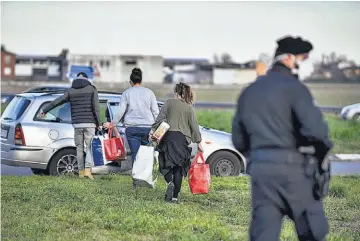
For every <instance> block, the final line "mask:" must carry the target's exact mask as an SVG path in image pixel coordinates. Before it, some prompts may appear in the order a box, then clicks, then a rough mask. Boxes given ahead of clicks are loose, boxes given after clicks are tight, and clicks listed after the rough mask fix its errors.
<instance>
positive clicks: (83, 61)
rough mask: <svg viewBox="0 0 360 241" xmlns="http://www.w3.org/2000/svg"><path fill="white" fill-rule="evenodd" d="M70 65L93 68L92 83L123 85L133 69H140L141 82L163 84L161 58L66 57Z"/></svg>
mask: <svg viewBox="0 0 360 241" xmlns="http://www.w3.org/2000/svg"><path fill="white" fill-rule="evenodd" d="M68 63H69V66H71V65H85V66H92V67H93V68H94V71H95V73H94V75H95V77H94V81H96V82H107V83H123V82H127V81H129V80H130V74H131V71H132V69H133V68H135V67H137V68H140V69H141V70H142V72H143V80H144V82H147V83H162V82H163V75H164V74H163V65H164V61H163V58H162V57H161V56H147V55H144V56H143V55H95V54H72V53H70V54H69V55H68Z"/></svg>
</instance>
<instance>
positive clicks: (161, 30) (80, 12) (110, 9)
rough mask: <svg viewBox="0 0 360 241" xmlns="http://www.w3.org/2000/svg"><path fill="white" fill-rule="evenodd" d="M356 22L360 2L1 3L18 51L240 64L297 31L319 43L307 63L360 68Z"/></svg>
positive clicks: (4, 33) (10, 45)
mask: <svg viewBox="0 0 360 241" xmlns="http://www.w3.org/2000/svg"><path fill="white" fill-rule="evenodd" d="M359 23H360V2H1V43H2V44H5V46H6V48H7V49H9V50H10V51H13V52H15V53H18V54H49V55H51V54H58V53H60V51H61V49H62V48H69V49H70V51H71V52H73V53H84V54H85V53H88V54H122V53H134V54H135V53H136V54H160V55H163V56H165V57H205V58H212V56H213V54H214V53H222V52H229V53H230V54H231V55H232V56H233V58H234V59H235V60H236V61H238V62H243V61H247V60H251V59H255V58H257V57H258V56H259V54H260V53H261V52H267V53H269V54H273V52H274V48H275V46H276V45H275V41H276V39H278V38H280V37H282V36H284V35H287V34H293V35H300V36H302V37H304V38H307V39H309V40H310V41H311V42H312V43H313V44H314V47H315V49H314V51H313V52H312V53H313V54H312V59H310V61H313V60H314V59H319V58H320V56H321V54H322V53H328V52H331V51H335V52H337V53H341V54H346V55H347V56H348V58H350V59H353V60H355V61H356V62H357V64H360V30H359V28H360V27H359ZM310 66H311V62H309V63H306V64H305V65H304V66H303V68H302V75H306V74H308V73H309V72H310V71H311V67H310Z"/></svg>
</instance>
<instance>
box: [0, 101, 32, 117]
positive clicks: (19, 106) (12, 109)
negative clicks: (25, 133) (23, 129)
mask: <svg viewBox="0 0 360 241" xmlns="http://www.w3.org/2000/svg"><path fill="white" fill-rule="evenodd" d="M30 103H31V101H30V100H29V99H27V98H24V97H21V96H15V97H14V99H13V100H12V101H11V102H10V103H9V105H8V106H7V107H6V109H5V110H4V113H3V114H2V116H1V117H2V118H3V119H4V120H18V119H19V118H20V117H21V116H22V115H23V114H24V112H25V110H26V109H27V108H28V106H29V105H30Z"/></svg>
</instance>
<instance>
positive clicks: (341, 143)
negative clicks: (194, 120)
mask: <svg viewBox="0 0 360 241" xmlns="http://www.w3.org/2000/svg"><path fill="white" fill-rule="evenodd" d="M233 115H234V111H218V110H198V111H197V117H198V121H199V123H200V124H201V125H204V126H206V127H210V128H214V129H218V130H222V131H226V132H230V133H231V121H232V118H233ZM325 119H326V122H327V123H328V125H329V129H330V136H331V139H332V140H333V141H334V148H333V149H332V153H351V154H353V153H360V148H359V147H360V123H356V122H353V121H344V120H342V119H340V118H338V117H336V116H334V115H330V114H326V115H325Z"/></svg>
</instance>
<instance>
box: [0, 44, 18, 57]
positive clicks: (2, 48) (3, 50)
mask: <svg viewBox="0 0 360 241" xmlns="http://www.w3.org/2000/svg"><path fill="white" fill-rule="evenodd" d="M1 52H4V53H7V54H10V55H16V54H15V53H13V52H10V51H8V50H6V48H5V46H4V45H1Z"/></svg>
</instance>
